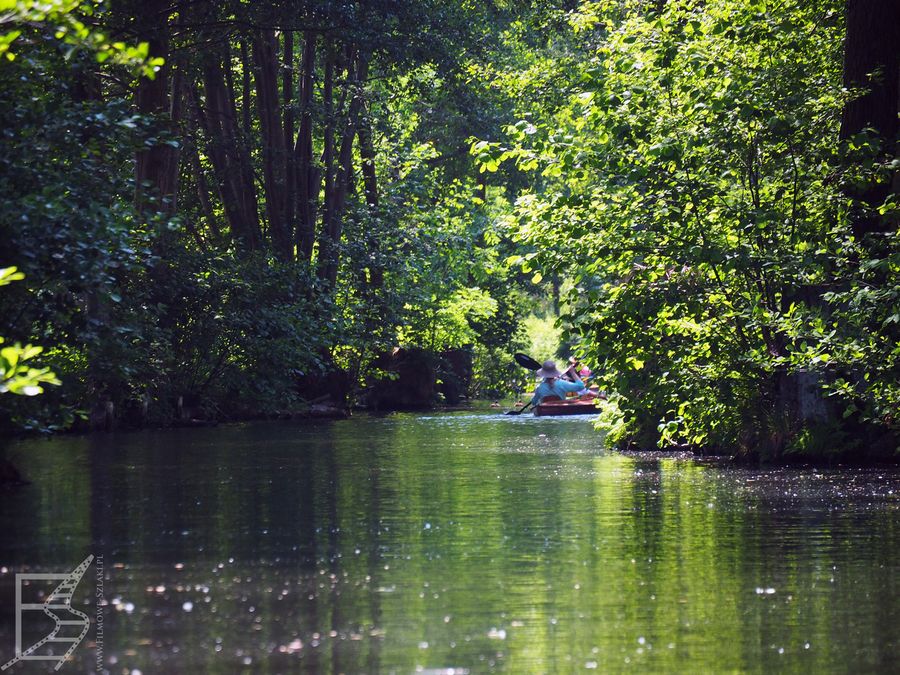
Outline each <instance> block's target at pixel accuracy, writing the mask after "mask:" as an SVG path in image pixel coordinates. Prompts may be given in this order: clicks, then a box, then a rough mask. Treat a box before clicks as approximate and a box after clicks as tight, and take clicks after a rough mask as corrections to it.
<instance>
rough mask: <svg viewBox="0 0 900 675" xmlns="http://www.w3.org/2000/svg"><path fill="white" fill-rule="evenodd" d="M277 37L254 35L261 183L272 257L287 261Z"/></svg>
mask: <svg viewBox="0 0 900 675" xmlns="http://www.w3.org/2000/svg"><path fill="white" fill-rule="evenodd" d="M277 47H278V40H277V38H276V36H275V31H274V30H264V31H261V32H260V33H259V34H258V35H256V36H255V37H254V40H253V59H254V62H255V65H256V69H255V73H254V74H255V79H256V102H257V110H258V112H259V125H260V129H261V131H262V151H263V181H264V182H263V185H264V189H265V195H266V215H267V216H268V220H269V234H270V236H271V239H272V248H273V250H274V252H275V257H276V258H278V260H281V261H282V262H287V261H289V260H291V258H292V257H293V241H292V237H291V231H290V229H289V227H288V222H287V208H286V206H287V204H286V199H285V197H286V189H287V186H286V184H285V167H286V158H287V156H288V152H287V147H286V143H285V136H284V127H283V126H282V119H281V105H280V98H279V96H278V50H277Z"/></svg>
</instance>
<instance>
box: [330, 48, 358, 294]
mask: <svg viewBox="0 0 900 675" xmlns="http://www.w3.org/2000/svg"><path fill="white" fill-rule="evenodd" d="M368 67H369V63H368V59H367V58H365V57H364V56H362V55H359V56H358V57H357V63H356V68H355V74H354V76H353V77H352V78H351V80H350V82H349V83H348V87H349V88H350V89H352V90H351V91H348V92H346V95H348V96H349V97H350V105H349V107H348V110H347V117H346V120H345V122H344V129H343V132H342V134H341V142H340V149H339V152H338V158H337V165H336V167H335V173H334V179H333V189H332V193H331V195H330V197H331V198H330V199H329V198H328V196H329V195H328V192H327V191H326V208H325V222H324V223H323V228H322V229H323V235H324V236H323V239H324V241H325V244H326V246H325V252H326V253H327V255H326V257H324V258H323V259H321V260H320V262H319V272H320V274H319V276H320V277H321V278H322V279H324V280H325V281H326V282H327V283H328V285H329V286H331V287H333V286H334V284H335V282H336V281H337V270H338V265H339V263H340V260H339V256H338V248H339V246H340V242H341V231H342V229H343V218H344V210H345V208H346V204H347V194H348V193H349V191H350V185H351V181H352V179H353V139H354V138H355V137H356V127H357V123H358V119H359V111H360V109H361V108H362V102H363V95H362V87H363V85H364V83H365V81H366V77H367V75H368ZM348 71H349V72H353V71H354V68H353V62H352V61H351V62H350V66H349V67H348Z"/></svg>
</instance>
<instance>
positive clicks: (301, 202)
mask: <svg viewBox="0 0 900 675" xmlns="http://www.w3.org/2000/svg"><path fill="white" fill-rule="evenodd" d="M315 67H316V35H315V33H312V32H307V33H306V35H305V43H304V46H303V79H302V81H301V83H300V130H299V132H298V134H297V143H296V144H295V146H294V156H295V158H296V167H297V230H296V235H295V238H296V241H297V255H298V256H299V257H300V259H302V260H305V261H306V262H310V260H311V259H312V252H313V245H314V244H315V240H316V201H317V200H318V196H319V193H318V189H316V186H317V184H318V178H317V176H316V172H315V168H314V166H313V160H312V151H313V143H312V123H313V118H312V101H313V75H314V73H315Z"/></svg>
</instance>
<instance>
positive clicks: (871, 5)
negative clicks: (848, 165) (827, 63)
mask: <svg viewBox="0 0 900 675" xmlns="http://www.w3.org/2000/svg"><path fill="white" fill-rule="evenodd" d="M846 19H847V37H846V41H845V43H844V86H845V87H847V88H848V89H863V90H865V93H864V94H863V95H862V96H859V97H858V98H855V99H853V100H851V101H848V102H847V104H846V105H845V106H844V110H843V115H842V116H841V134H840V136H841V139H842V140H844V139H848V138H850V137H851V136H853V135H855V134H858V133H860V132H861V131H863V130H864V129H872V130H873V131H874V132H875V134H876V135H877V136H878V137H879V139H880V141H881V144H882V145H881V149H880V152H879V156H880V157H881V158H882V159H888V160H890V159H893V158H894V157H896V155H897V148H896V140H897V133H898V130H900V127H898V120H897V113H898V108H900V47H898V45H900V2H898V1H897V0H847V5H846ZM895 173H896V172H895ZM894 183H895V184H894V185H892V181H890V180H888V181H883V182H880V183H874V182H872V183H869V185H867V186H865V187H864V188H861V189H858V190H855V191H854V192H853V193H851V195H850V196H852V197H854V198H856V199H859V200H861V201H862V202H864V203H865V204H866V205H868V206H869V207H871V208H873V209H874V208H877V207H878V206H880V205H881V204H882V203H883V202H884V200H885V199H886V198H887V196H888V195H889V194H890V193H891V192H892V190H896V181H894ZM894 227H896V223H894V224H891V223H888V222H886V221H885V220H884V219H882V218H879V217H878V216H877V215H875V214H873V213H865V214H861V215H860V216H859V217H858V218H856V219H855V220H854V223H853V230H854V235H855V236H857V237H859V238H861V237H863V236H865V235H866V234H869V233H875V232H886V231H890V230H892V229H893V228H894Z"/></svg>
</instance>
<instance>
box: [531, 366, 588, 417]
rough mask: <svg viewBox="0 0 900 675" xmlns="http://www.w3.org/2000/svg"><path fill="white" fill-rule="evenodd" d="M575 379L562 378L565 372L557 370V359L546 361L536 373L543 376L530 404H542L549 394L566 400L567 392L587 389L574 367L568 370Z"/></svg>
mask: <svg viewBox="0 0 900 675" xmlns="http://www.w3.org/2000/svg"><path fill="white" fill-rule="evenodd" d="M566 372H567V374H570V375H571V376H572V377H574V378H575V379H574V380H573V381H571V382H570V381H569V380H564V379H562V376H563V374H562V373H561V372H560V371H559V370H557V368H556V362H555V361H549V360H548V361H544V365H543V366H542V367H541V369H540V370H538V371H537V373H536V375H537V376H538V377H540V378H543V380H544V381H543V382H541V383H540V384H539V385H538V386H537V389H535V390H534V396H533V397H532V398H531V402H530V403H529V404H528V405H534V406H537V405H540V403H541V401H543V400H544V399H545V398H547V397H548V396H556V397H557V398H559V399H560V400H562V401H564V400H566V394H567V393H569V392H575V393H577V392H580V391H582V390H583V389H585V386H584V382H582V381H581V378H580V377H578V373H577V372H576V371H575V369H574V368H570V369H569V370H568V371H566Z"/></svg>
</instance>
